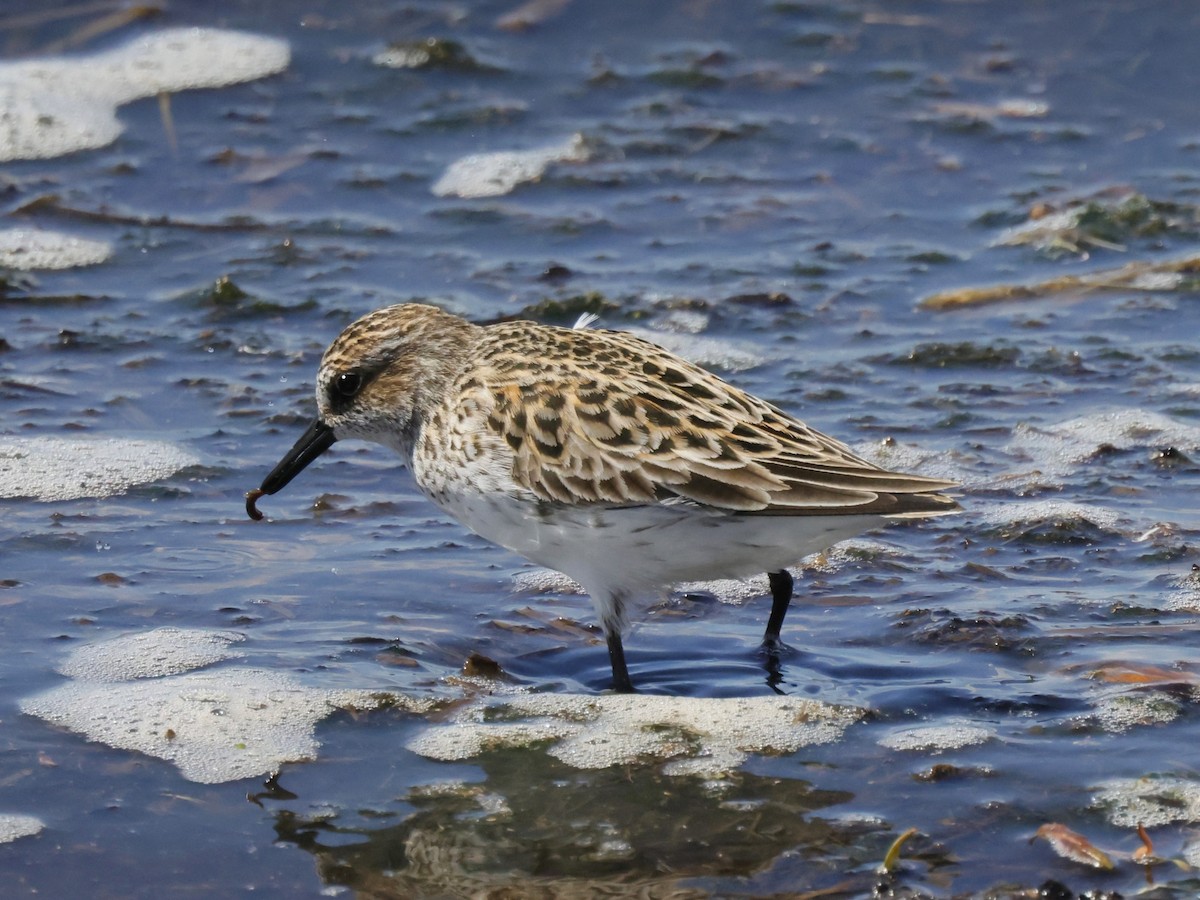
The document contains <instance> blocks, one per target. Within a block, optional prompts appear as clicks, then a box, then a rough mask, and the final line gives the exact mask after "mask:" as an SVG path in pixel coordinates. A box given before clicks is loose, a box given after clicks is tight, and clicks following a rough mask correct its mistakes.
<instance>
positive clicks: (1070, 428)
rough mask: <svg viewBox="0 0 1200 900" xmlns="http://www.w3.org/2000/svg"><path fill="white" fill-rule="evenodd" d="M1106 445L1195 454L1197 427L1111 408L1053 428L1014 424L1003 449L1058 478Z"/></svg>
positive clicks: (1199, 439) (1198, 436) (1147, 413)
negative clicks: (1010, 437) (1022, 457)
mask: <svg viewBox="0 0 1200 900" xmlns="http://www.w3.org/2000/svg"><path fill="white" fill-rule="evenodd" d="M1106 446H1111V447H1114V448H1116V449H1117V450H1136V449H1139V448H1142V449H1145V450H1146V451H1147V452H1149V451H1151V450H1154V449H1156V448H1159V447H1165V446H1171V447H1175V448H1178V449H1180V450H1196V449H1198V448H1200V427H1197V426H1195V425H1188V424H1185V423H1183V422H1178V421H1176V420H1175V419H1172V418H1170V417H1169V416H1165V415H1163V414H1162V413H1156V412H1150V411H1148V410H1144V409H1115V410H1110V411H1109V412H1104V413H1097V414H1095V415H1089V416H1084V417H1081V418H1078V419H1070V420H1068V421H1066V422H1061V423H1059V424H1056V425H1040V426H1033V425H1026V424H1020V425H1017V427H1016V428H1014V429H1013V437H1012V440H1011V441H1010V442H1009V444H1008V446H1007V447H1006V448H1005V449H1006V450H1007V451H1008V452H1009V453H1014V454H1019V455H1021V456H1024V457H1025V458H1027V459H1028V460H1029V461H1030V462H1031V463H1032V464H1033V465H1034V466H1035V467H1036V468H1037V469H1039V470H1040V471H1042V472H1044V473H1047V474H1052V475H1053V474H1058V475H1063V474H1067V473H1069V472H1071V471H1073V470H1074V469H1075V468H1076V467H1077V466H1078V465H1079V464H1080V463H1082V462H1084V461H1085V460H1087V459H1089V458H1091V457H1092V456H1094V455H1095V454H1096V452H1097V451H1098V450H1099V449H1100V448H1101V447H1106Z"/></svg>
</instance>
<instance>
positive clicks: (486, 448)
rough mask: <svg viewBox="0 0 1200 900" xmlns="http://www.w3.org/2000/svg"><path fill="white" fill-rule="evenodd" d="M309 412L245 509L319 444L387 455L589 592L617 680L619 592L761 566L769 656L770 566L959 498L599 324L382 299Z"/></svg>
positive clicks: (465, 516)
mask: <svg viewBox="0 0 1200 900" xmlns="http://www.w3.org/2000/svg"><path fill="white" fill-rule="evenodd" d="M317 410H318V413H317V418H316V421H314V422H313V424H312V425H311V426H310V427H309V429H308V431H306V432H305V433H304V435H303V436H302V437H301V438H300V439H299V440H298V441H297V442H296V444H295V446H294V447H292V449H291V450H290V451H289V452H288V453H287V455H286V456H284V458H283V459H282V460H281V461H280V463H279V465H277V466H276V467H275V469H274V470H273V471H272V472H271V473H270V474H269V475H268V476H267V477H266V479H265V480H264V481H263V483H262V486H261V487H260V488H258V489H257V490H253V491H250V492H249V493H247V495H246V510H247V512H248V513H249V514H250V516H251V517H252V518H255V519H261V518H262V514H261V513H260V512H259V511H258V509H257V506H256V504H257V501H258V499H259V498H260V497H262V496H263V495H264V494H274V493H275V492H276V491H279V490H280V489H282V488H283V487H284V486H285V485H286V484H287V483H288V482H289V481H291V480H292V478H294V477H295V476H296V475H297V474H299V473H300V471H301V470H303V469H304V467H305V466H307V465H308V464H309V463H310V462H312V461H313V460H314V459H316V458H317V457H318V456H320V455H321V454H322V453H323V452H324V451H325V450H326V449H328V448H329V447H330V445H332V444H333V443H334V441H337V440H343V439H347V438H359V439H362V440H368V441H376V442H378V443H380V444H384V445H386V446H388V447H391V448H392V449H394V450H395V451H396V452H398V453H399V454H400V455H401V456H402V457H403V458H404V459H405V460H406V461H407V462H408V465H409V468H410V470H411V471H412V474H413V478H414V479H415V480H416V483H417V485H418V486H419V487H420V489H421V491H422V492H423V493H424V494H425V495H426V496H427V497H428V498H429V499H430V500H432V501H433V502H434V503H436V504H437V505H438V506H440V507H441V508H442V509H444V510H446V512H448V513H450V515H452V516H454V518H456V519H458V521H459V522H461V523H462V524H463V525H465V526H466V527H467V528H469V529H471V530H472V531H474V532H475V533H476V534H478V535H481V536H482V537H484V538H487V539H488V540H490V541H493V542H495V543H497V544H499V545H500V546H502V547H506V548H508V549H509V550H511V551H513V552H514V553H518V554H520V555H521V556H524V557H525V558H526V559H529V560H532V561H533V562H535V563H537V564H539V565H542V566H547V567H549V568H552V569H557V570H558V571H560V572H563V573H565V574H567V575H569V576H571V577H572V578H574V579H575V580H576V581H578V582H579V583H580V584H581V585H582V586H583V587H584V589H585V590H587V591H588V593H589V594H590V595H591V598H592V603H593V605H594V606H595V609H596V613H597V615H598V616H599V618H600V623H601V626H602V627H603V629H604V635H605V638H606V639H607V642H608V652H609V657H610V660H611V663H612V673H613V685H614V687H615V688H616V689H617V690H619V691H629V690H632V689H633V685H632V683H631V681H630V678H629V671H628V669H627V667H626V663H625V653H624V649H623V646H622V643H621V635H622V632H623V630H624V628H625V625H626V623H627V618H626V601H627V598H629V597H630V596H631V595H634V594H637V593H639V592H645V591H649V590H652V589H659V588H663V587H666V586H669V585H672V584H676V583H678V582H681V581H695V580H702V579H713V578H741V577H747V576H749V575H754V574H757V573H760V572H767V573H768V576H769V580H770V585H771V594H772V607H771V615H770V618H769V620H768V622H767V629H766V634H765V636H764V638H763V646H764V647H765V648H766V649H767V650H768V651H769V652H772V653H773V652H775V651H777V649H778V648H779V647H780V646H781V644H780V629H781V627H782V625H783V619H784V616H785V614H786V613H787V609H788V605H789V603H790V602H791V597H792V577H791V575H790V574H789V573H788V571H787V569H786V566H788V565H791V564H794V563H796V562H798V561H799V560H800V559H801V558H802V557H804V556H807V555H808V554H810V553H814V552H817V551H819V550H823V549H825V548H827V547H829V546H831V545H832V544H834V543H836V542H838V541H840V540H843V539H845V538H848V537H851V536H853V535H855V534H858V533H860V532H862V531H865V530H867V529H869V528H871V527H873V526H875V525H878V524H881V523H883V522H885V521H887V520H889V519H895V518H922V517H927V516H936V515H942V514H944V513H949V512H954V511H956V510H957V509H958V508H959V507H958V504H957V503H956V502H955V501H954V500H953V499H952V498H950V497H948V496H946V495H945V494H944V493H942V492H943V491H945V490H947V489H949V488H952V487H954V484H953V483H952V482H948V481H942V480H940V479H936V478H927V477H924V476H920V475H905V474H901V473H898V472H890V471H887V470H886V469H882V468H880V467H878V466H876V465H873V464H871V463H869V462H867V461H866V460H864V459H861V458H860V457H858V456H856V455H855V454H854V453H853V452H851V451H850V449H849V448H848V447H846V446H845V445H844V444H842V443H840V442H838V441H836V440H834V439H832V438H830V437H826V436H825V435H823V434H821V433H820V432H818V431H815V430H813V429H812V428H809V427H808V426H807V425H805V424H804V423H803V422H801V421H799V420H798V419H796V418H794V417H792V416H790V415H788V414H787V413H785V412H783V411H782V410H780V409H778V408H776V407H775V406H772V405H771V404H769V403H767V402H766V401H763V400H760V399H758V398H757V397H754V396H752V395H750V394H747V393H746V392H745V391H742V390H739V389H738V388H736V387H733V386H732V385H730V384H727V383H726V382H724V381H722V380H721V379H720V378H718V377H717V376H715V375H713V374H712V373H710V372H707V371H705V370H704V369H701V368H699V367H698V366H695V365H692V364H691V363H689V362H687V361H685V360H683V359H680V358H679V357H677V356H675V355H673V354H672V353H669V352H668V351H666V350H664V349H662V348H661V347H657V346H655V345H654V344H652V343H649V342H648V341H644V340H642V339H641V338H638V337H634V336H633V335H630V334H625V333H622V332H617V331H605V330H591V329H580V328H574V329H571V328H555V327H551V326H546V325H538V324H535V323H533V322H505V323H501V324H497V325H489V326H480V325H474V324H472V323H470V322H468V321H466V320H465V319H462V318H459V317H458V316H454V315H451V314H449V313H446V312H443V311H442V310H439V309H437V308H435V307H432V306H426V305H423V304H417V303H406V304H402V305H399V306H390V307H387V308H386V309H380V310H377V311H375V312H373V313H370V314H368V315H366V316H364V317H362V318H361V319H359V320H358V321H356V322H354V323H353V324H351V325H350V326H349V327H348V328H346V330H345V331H343V332H342V333H341V335H339V336H338V338H337V339H336V340H335V341H334V342H333V344H332V345H331V346H330V347H329V349H328V350H326V351H325V355H324V357H323V358H322V359H321V365H320V369H319V370H318V372H317Z"/></svg>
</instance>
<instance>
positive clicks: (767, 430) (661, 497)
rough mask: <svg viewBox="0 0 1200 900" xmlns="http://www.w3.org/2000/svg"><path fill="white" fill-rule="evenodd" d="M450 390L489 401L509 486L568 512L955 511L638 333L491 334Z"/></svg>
mask: <svg viewBox="0 0 1200 900" xmlns="http://www.w3.org/2000/svg"><path fill="white" fill-rule="evenodd" d="M475 346H476V348H477V352H478V355H477V356H476V357H475V359H474V361H473V365H472V368H471V371H470V373H469V374H468V375H466V376H464V377H463V378H462V379H461V380H460V381H459V382H458V383H457V384H456V385H455V387H456V388H457V389H459V390H460V391H461V394H462V395H463V396H467V395H472V396H474V397H476V398H477V399H478V401H479V402H480V403H482V404H487V403H490V404H491V406H492V409H491V411H490V412H489V414H488V415H487V418H486V422H487V426H488V428H490V429H491V430H492V431H494V432H495V433H497V434H499V435H501V436H502V437H503V438H504V441H505V443H506V444H507V446H508V448H509V449H510V451H511V453H512V454H513V469H512V471H513V478H514V480H515V481H516V482H517V483H518V484H520V485H522V486H523V487H526V488H528V489H529V490H531V491H532V492H533V493H535V494H536V495H537V496H538V497H539V498H541V499H543V500H548V501H557V502H560V503H610V504H637V503H661V502H674V501H678V500H689V501H692V502H695V503H699V504H704V505H707V506H712V507H715V508H718V509H724V510H731V511H738V512H745V513H767V514H780V515H827V514H830V513H833V512H838V513H846V512H854V513H876V514H884V515H886V514H897V513H901V514H903V513H909V514H912V513H920V512H936V511H945V510H947V509H952V508H953V507H954V506H955V504H954V502H953V501H952V500H950V499H949V498H944V497H940V496H938V495H936V494H935V493H933V492H936V491H939V490H944V489H947V488H949V487H952V484H951V483H950V482H946V481H940V480H937V479H931V478H924V477H920V476H913V475H900V474H897V473H894V472H888V471H886V470H884V469H880V468H879V467H878V466H875V465H872V464H871V463H869V462H867V461H866V460H864V459H862V458H861V457H859V456H856V455H855V454H854V453H853V452H852V451H851V450H850V449H849V448H848V447H846V446H845V445H844V444H842V443H840V442H838V441H835V440H833V439H832V438H829V437H826V436H825V435H823V434H821V433H820V432H818V431H814V430H813V429H812V428H809V427H808V426H807V425H805V424H804V423H803V422H801V421H799V420H798V419H796V418H794V417H792V416H789V415H788V414H787V413H785V412H783V411H782V410H780V409H778V408H776V407H774V406H772V405H771V404H769V403H766V402H765V401H763V400H759V399H758V398H757V397H754V396H752V395H750V394H747V393H746V392H745V391H742V390H740V389H739V388H736V387H734V386H732V385H730V384H728V383H726V382H724V381H722V380H721V379H720V378H718V377H717V376H715V375H713V374H712V373H710V372H707V371H705V370H704V369H701V368H699V367H698V366H695V365H692V364H691V363H689V362H686V361H685V360H682V359H679V358H678V357H675V356H672V355H671V354H669V353H667V352H666V351H664V350H663V349H662V348H660V347H657V346H655V345H654V344H651V343H649V342H648V341H644V340H642V339H641V338H638V337H636V336H634V335H631V334H627V333H622V332H616V331H601V330H596V331H581V330H576V329H565V328H552V327H547V326H540V325H531V324H530V323H527V322H518V323H506V324H500V325H493V326H491V327H489V328H486V329H484V331H483V334H482V336H481V337H480V339H479V341H478V342H477V343H476V345H475Z"/></svg>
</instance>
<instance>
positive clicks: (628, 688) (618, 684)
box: [605, 631, 634, 694]
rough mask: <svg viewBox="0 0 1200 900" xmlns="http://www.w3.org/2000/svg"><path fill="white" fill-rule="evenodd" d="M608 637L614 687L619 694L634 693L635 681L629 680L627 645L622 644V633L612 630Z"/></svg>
mask: <svg viewBox="0 0 1200 900" xmlns="http://www.w3.org/2000/svg"><path fill="white" fill-rule="evenodd" d="M605 637H607V638H608V658H609V660H610V661H611V662H612V673H613V689H614V690H615V691H616V692H617V693H618V694H632V693H634V690H633V682H632V681H630V680H629V669H627V668H626V667H625V647H624V646H623V645H622V644H621V633H620V632H619V631H610V632H608V634H606V635H605Z"/></svg>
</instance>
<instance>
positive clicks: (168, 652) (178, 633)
mask: <svg viewBox="0 0 1200 900" xmlns="http://www.w3.org/2000/svg"><path fill="white" fill-rule="evenodd" d="M242 640H245V637H244V636H243V635H240V634H237V633H236V632H232V631H201V630H197V629H194V628H155V629H154V630H153V631H139V632H136V633H135V634H126V635H122V636H121V637H116V638H112V639H110V640H106V641H98V642H96V643H93V644H85V645H84V646H82V647H78V648H76V649H75V650H74V651H73V652H72V653H71V655H70V656H68V657H67V659H66V660H65V661H64V662H63V664H62V665H61V666H59V668H58V671H59V672H61V673H62V674H63V675H66V676H67V677H68V678H81V679H84V680H86V681H133V680H134V679H138V678H158V677H161V676H163V675H178V674H180V673H182V672H190V671H192V670H193V669H201V668H204V667H205V666H210V665H213V664H214V663H218V662H221V661H223V660H226V659H231V658H234V657H236V656H239V655H240V654H239V653H238V652H237V651H235V650H233V649H231V647H232V645H233V644H235V643H237V642H239V641H242Z"/></svg>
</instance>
